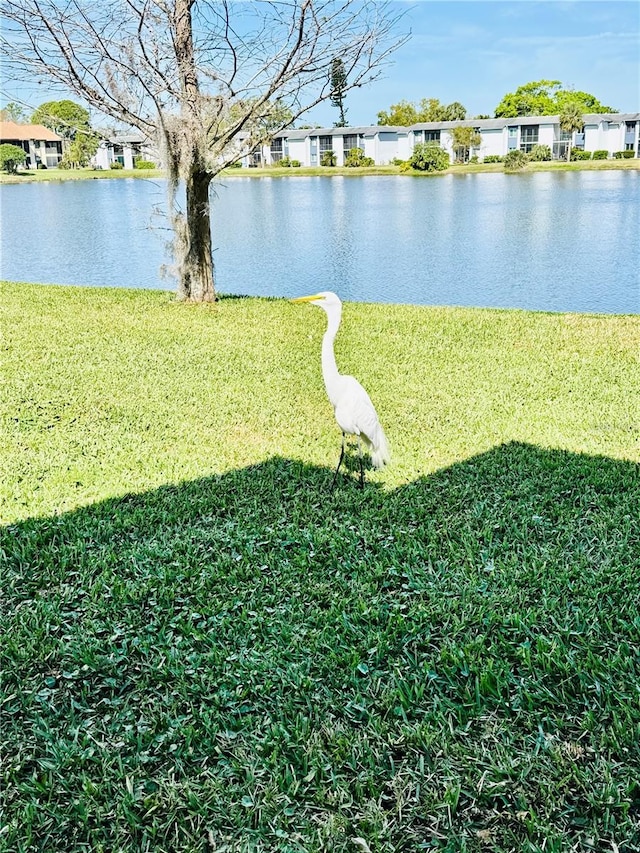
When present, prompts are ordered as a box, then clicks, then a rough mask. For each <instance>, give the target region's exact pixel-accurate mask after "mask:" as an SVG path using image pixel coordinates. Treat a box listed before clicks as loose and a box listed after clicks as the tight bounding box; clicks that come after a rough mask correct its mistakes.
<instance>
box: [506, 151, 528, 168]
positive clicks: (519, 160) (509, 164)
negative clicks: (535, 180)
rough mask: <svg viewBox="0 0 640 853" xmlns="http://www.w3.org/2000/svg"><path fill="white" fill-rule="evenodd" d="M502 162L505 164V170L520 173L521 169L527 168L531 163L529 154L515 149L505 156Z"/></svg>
mask: <svg viewBox="0 0 640 853" xmlns="http://www.w3.org/2000/svg"><path fill="white" fill-rule="evenodd" d="M502 162H503V163H504V168H505V169H506V171H507V172H518V171H519V170H520V169H524V168H525V166H526V165H527V163H528V162H529V156H528V154H525V153H524V151H520V150H519V149H518V148H514V149H513V151H509V153H508V154H506V155H505V157H504V160H503V161H502Z"/></svg>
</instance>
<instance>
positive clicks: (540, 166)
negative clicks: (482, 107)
mask: <svg viewBox="0 0 640 853" xmlns="http://www.w3.org/2000/svg"><path fill="white" fill-rule="evenodd" d="M606 169H616V170H620V169H635V170H637V169H640V160H637V159H636V160H579V161H576V162H575V163H565V162H558V161H549V162H541V163H529V164H528V165H527V167H526V169H524V171H525V172H579V171H590V172H593V171H603V170H606ZM477 172H500V173H503V172H504V166H503V164H502V163H472V164H466V165H454V166H451V167H450V168H449V169H447V170H446V171H444V172H416V171H413V170H409V171H408V172H403V171H401V169H400V166H365V167H361V168H354V169H348V168H345V167H340V166H331V167H324V166H304V167H302V166H301V167H299V168H279V167H277V166H269V167H265V168H260V169H227V170H226V171H225V172H224V173H223V174H224V177H225V178H228V177H237V178H265V177H269V178H292V177H296V176H297V177H325V178H326V177H332V176H333V177H335V176H336V175H340V176H342V177H345V176H346V177H351V178H353V177H358V176H360V177H362V176H365V175H404V176H407V175H409V176H414V177H415V176H422V177H437V176H438V175H473V174H476V173H477ZM518 174H521V173H520V172H519V173H518ZM158 177H163V173H162V172H161V171H158V170H146V169H117V170H116V169H114V170H111V169H109V170H107V169H102V170H94V169H78V170H74V169H66V170H61V169H47V170H40V171H34V170H31V171H29V172H21V173H20V174H18V175H6V174H3V173H0V184H16V183H24V182H25V181H68V180H83V179H84V180H90V179H92V178H97V179H100V180H102V179H104V178H158Z"/></svg>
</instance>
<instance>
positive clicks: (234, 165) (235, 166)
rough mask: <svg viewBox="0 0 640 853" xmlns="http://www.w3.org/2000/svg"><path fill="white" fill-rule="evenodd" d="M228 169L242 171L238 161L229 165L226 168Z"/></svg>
mask: <svg viewBox="0 0 640 853" xmlns="http://www.w3.org/2000/svg"><path fill="white" fill-rule="evenodd" d="M227 168H228V169H242V163H241V162H240V160H236V162H235V163H229V165H228V166H227Z"/></svg>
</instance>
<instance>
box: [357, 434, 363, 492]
mask: <svg viewBox="0 0 640 853" xmlns="http://www.w3.org/2000/svg"><path fill="white" fill-rule="evenodd" d="M358 456H359V458H360V488H361V489H364V464H363V462H362V441H361V439H360V436H358Z"/></svg>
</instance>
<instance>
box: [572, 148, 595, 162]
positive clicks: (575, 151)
mask: <svg viewBox="0 0 640 853" xmlns="http://www.w3.org/2000/svg"><path fill="white" fill-rule="evenodd" d="M571 159H572V160H591V151H583V150H582V148H572V149H571Z"/></svg>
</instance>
